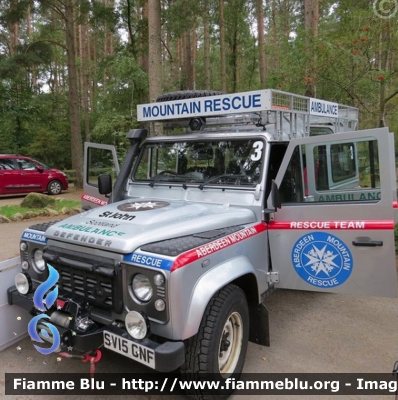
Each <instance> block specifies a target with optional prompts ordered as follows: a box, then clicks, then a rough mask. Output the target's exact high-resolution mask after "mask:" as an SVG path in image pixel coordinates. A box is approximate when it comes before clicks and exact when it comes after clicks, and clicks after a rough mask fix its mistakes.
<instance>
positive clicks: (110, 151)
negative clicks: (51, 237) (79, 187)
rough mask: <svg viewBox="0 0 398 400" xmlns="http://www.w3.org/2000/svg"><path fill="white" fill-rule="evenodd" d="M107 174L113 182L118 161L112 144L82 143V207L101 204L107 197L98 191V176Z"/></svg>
mask: <svg viewBox="0 0 398 400" xmlns="http://www.w3.org/2000/svg"><path fill="white" fill-rule="evenodd" d="M101 174H109V175H111V176H112V181H113V183H114V182H115V180H116V178H117V176H118V174H119V162H118V159H117V154H116V149H115V147H114V146H111V145H107V144H98V143H88V142H86V143H85V144H84V186H83V190H84V193H83V194H82V208H83V209H84V210H89V209H91V208H95V207H99V206H103V205H105V204H107V203H108V198H107V197H106V196H104V195H102V194H100V193H99V192H98V176H99V175H101Z"/></svg>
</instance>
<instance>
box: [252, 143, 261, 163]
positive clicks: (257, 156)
mask: <svg viewBox="0 0 398 400" xmlns="http://www.w3.org/2000/svg"><path fill="white" fill-rule="evenodd" d="M263 147H264V143H263V142H261V141H258V142H254V143H253V149H254V154H252V155H251V156H250V158H251V160H252V161H258V160H260V158H261V156H262V153H263V151H262V150H263Z"/></svg>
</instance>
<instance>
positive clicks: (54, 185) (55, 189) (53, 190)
mask: <svg viewBox="0 0 398 400" xmlns="http://www.w3.org/2000/svg"><path fill="white" fill-rule="evenodd" d="M61 192H62V185H61V182H60V181H57V180H53V181H51V182H50V183H49V184H48V185H47V193H48V194H60V193H61Z"/></svg>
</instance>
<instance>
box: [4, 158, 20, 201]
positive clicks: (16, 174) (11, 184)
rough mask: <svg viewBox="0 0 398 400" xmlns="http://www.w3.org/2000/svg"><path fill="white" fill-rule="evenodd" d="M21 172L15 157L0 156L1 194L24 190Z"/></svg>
mask: <svg viewBox="0 0 398 400" xmlns="http://www.w3.org/2000/svg"><path fill="white" fill-rule="evenodd" d="M21 173H22V171H21V170H20V169H19V168H18V165H17V164H16V162H15V159H14V158H0V194H17V193H22V192H23V190H22V187H21V185H22V176H21Z"/></svg>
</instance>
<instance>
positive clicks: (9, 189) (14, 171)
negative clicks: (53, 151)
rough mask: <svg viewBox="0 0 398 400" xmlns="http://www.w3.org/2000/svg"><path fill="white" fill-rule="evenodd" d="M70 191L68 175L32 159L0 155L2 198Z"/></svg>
mask: <svg viewBox="0 0 398 400" xmlns="http://www.w3.org/2000/svg"><path fill="white" fill-rule="evenodd" d="M66 189H68V178H67V176H66V174H65V173H64V172H62V171H59V170H58V169H52V168H49V167H47V165H44V164H42V163H41V162H39V161H36V160H33V159H32V158H30V157H24V156H20V155H16V154H0V196H1V195H7V194H23V193H29V192H41V193H44V192H47V193H48V194H59V193H61V191H62V190H66Z"/></svg>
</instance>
